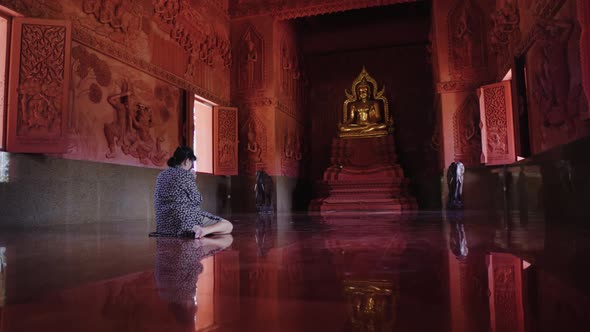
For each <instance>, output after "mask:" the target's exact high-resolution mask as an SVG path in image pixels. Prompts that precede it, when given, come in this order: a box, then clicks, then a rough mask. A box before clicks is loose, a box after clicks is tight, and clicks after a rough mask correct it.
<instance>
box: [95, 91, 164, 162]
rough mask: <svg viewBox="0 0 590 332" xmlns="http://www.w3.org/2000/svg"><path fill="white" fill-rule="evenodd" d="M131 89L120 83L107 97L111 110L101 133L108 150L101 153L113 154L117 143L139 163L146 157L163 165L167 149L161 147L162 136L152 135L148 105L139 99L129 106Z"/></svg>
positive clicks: (108, 156) (115, 153)
mask: <svg viewBox="0 0 590 332" xmlns="http://www.w3.org/2000/svg"><path fill="white" fill-rule="evenodd" d="M132 96H133V92H132V90H131V89H130V87H129V82H128V81H127V80H123V81H122V82H121V83H120V92H119V93H117V94H114V95H111V96H109V97H108V98H107V101H108V102H109V104H110V105H111V106H112V107H113V109H114V110H115V119H114V120H113V122H111V123H108V124H105V125H104V134H105V138H106V140H107V144H108V149H109V151H108V152H107V153H106V154H105V157H107V158H109V159H113V158H115V157H117V146H118V147H120V149H121V151H122V152H123V153H124V154H125V155H130V156H132V157H134V158H137V159H139V161H140V162H141V163H142V164H148V163H149V162H150V161H151V162H152V163H153V164H154V165H157V166H161V165H163V163H164V161H165V159H166V155H167V152H166V151H163V149H162V143H163V142H164V138H162V137H157V138H156V139H154V138H153V136H152V131H153V129H154V128H155V126H156V124H155V123H154V121H153V113H152V109H151V108H150V107H148V106H146V105H144V104H142V103H140V102H137V103H135V109H134V110H133V111H132V110H131V104H132V103H131V102H130V99H131V97H132Z"/></svg>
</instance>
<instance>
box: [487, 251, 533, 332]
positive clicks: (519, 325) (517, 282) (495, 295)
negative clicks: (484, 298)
mask: <svg viewBox="0 0 590 332" xmlns="http://www.w3.org/2000/svg"><path fill="white" fill-rule="evenodd" d="M488 287H489V293H490V297H489V301H490V321H491V325H492V331H493V332H501V331H502V332H503V331H511V332H512V331H514V332H524V308H523V293H522V292H523V289H522V260H521V259H520V258H518V257H515V256H513V255H511V254H504V253H491V254H490V255H488Z"/></svg>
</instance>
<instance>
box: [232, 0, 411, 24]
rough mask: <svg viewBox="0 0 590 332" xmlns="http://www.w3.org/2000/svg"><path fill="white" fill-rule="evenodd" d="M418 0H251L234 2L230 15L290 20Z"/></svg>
mask: <svg viewBox="0 0 590 332" xmlns="http://www.w3.org/2000/svg"><path fill="white" fill-rule="evenodd" d="M418 1H422V0H315V1H313V0H311V1H310V0H282V1H281V0H279V1H277V0H250V1H243V2H241V3H240V4H239V5H237V4H234V6H233V8H231V10H230V15H231V16H232V17H234V18H236V17H244V16H256V15H269V14H270V15H273V16H275V17H277V18H278V19H281V20H288V19H293V18H300V17H308V16H316V15H324V14H330V13H336V12H343V11H347V10H352V9H361V8H369V7H379V6H387V5H393V4H398V3H407V2H418ZM236 2H237V1H236Z"/></svg>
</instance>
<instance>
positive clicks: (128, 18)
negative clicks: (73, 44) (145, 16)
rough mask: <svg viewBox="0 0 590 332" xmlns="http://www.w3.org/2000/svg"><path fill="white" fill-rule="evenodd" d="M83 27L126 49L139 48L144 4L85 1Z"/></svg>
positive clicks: (116, 0)
mask: <svg viewBox="0 0 590 332" xmlns="http://www.w3.org/2000/svg"><path fill="white" fill-rule="evenodd" d="M81 10H82V12H83V13H84V14H87V15H88V17H87V18H84V17H80V18H79V22H80V24H81V25H82V26H84V27H86V28H89V29H91V30H92V31H94V33H96V34H97V35H100V36H104V37H107V38H109V39H110V40H111V41H113V42H116V43H119V44H121V45H123V46H125V47H134V46H139V45H138V42H139V39H140V38H139V36H140V32H141V20H142V15H141V14H142V12H143V11H142V4H141V3H140V2H139V1H138V0H131V1H121V0H83V1H82V4H81Z"/></svg>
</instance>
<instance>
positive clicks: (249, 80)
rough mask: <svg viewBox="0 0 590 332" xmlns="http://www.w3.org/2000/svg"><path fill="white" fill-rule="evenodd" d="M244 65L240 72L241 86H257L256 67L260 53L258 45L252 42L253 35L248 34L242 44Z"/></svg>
mask: <svg viewBox="0 0 590 332" xmlns="http://www.w3.org/2000/svg"><path fill="white" fill-rule="evenodd" d="M242 54H243V57H242V63H241V64H240V66H241V68H240V69H241V72H240V75H241V77H240V84H241V86H242V87H243V88H248V87H252V86H254V85H256V84H257V83H258V82H257V77H256V66H257V62H258V52H257V50H256V44H255V43H254V41H253V40H252V35H251V34H247V35H246V37H245V38H244V41H243V44H242Z"/></svg>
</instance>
